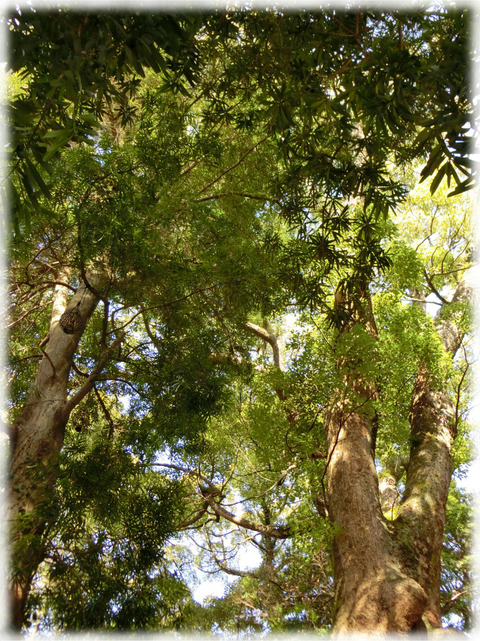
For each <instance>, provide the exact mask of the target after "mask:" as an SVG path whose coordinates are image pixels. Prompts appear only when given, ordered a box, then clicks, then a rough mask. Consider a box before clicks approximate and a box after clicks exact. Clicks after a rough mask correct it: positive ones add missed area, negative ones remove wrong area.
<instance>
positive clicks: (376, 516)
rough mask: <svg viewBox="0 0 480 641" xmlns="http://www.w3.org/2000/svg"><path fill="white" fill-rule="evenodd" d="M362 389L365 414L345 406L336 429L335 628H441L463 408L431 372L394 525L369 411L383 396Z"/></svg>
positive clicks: (335, 414) (333, 423) (421, 390)
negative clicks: (453, 455)
mask: <svg viewBox="0 0 480 641" xmlns="http://www.w3.org/2000/svg"><path fill="white" fill-rule="evenodd" d="M471 296H472V289H471V287H468V286H467V285H466V284H465V283H464V282H462V283H460V284H459V286H458V288H457V291H456V292H455V294H454V296H453V298H452V302H460V301H464V300H470V299H471ZM437 329H438V333H439V336H440V337H441V339H442V342H443V345H444V349H445V350H446V351H447V352H449V353H451V354H452V355H454V354H455V352H456V351H457V349H458V348H459V346H460V345H461V341H462V337H461V336H460V335H459V333H458V330H457V328H456V327H455V326H454V325H453V324H452V323H450V322H448V321H447V322H445V321H440V322H439V323H438V324H437ZM353 387H354V390H355V392H356V396H357V399H360V401H358V400H357V402H356V407H352V406H351V405H350V406H349V405H348V404H347V403H346V402H344V401H342V402H341V403H340V402H339V403H337V405H336V406H335V407H334V408H333V409H332V411H331V415H330V419H329V421H328V427H327V430H326V435H327V446H328V457H327V469H326V477H327V489H328V509H329V516H330V519H331V521H332V523H333V526H334V567H335V584H336V616H335V631H336V632H338V633H344V632H365V631H371V632H376V633H385V632H408V631H409V630H422V629H423V630H425V629H431V628H441V627H442V622H441V615H442V611H441V605H440V582H441V553H442V541H443V531H444V526H445V511H446V503H447V497H448V489H449V484H450V451H451V447H452V445H453V441H454V439H455V435H456V422H455V409H454V407H453V405H452V403H451V401H450V400H449V398H448V396H447V394H446V393H445V392H444V391H442V390H435V389H433V388H432V384H431V376H430V374H429V372H428V370H427V369H426V368H425V367H424V366H421V367H420V370H419V373H418V376H417V380H416V382H415V385H414V389H413V394H412V403H411V409H410V430H411V447H410V457H409V462H408V465H407V478H406V485H405V491H404V493H403V497H402V500H401V502H400V506H399V509H398V513H397V516H396V518H395V520H394V521H387V520H386V519H385V517H384V515H383V513H382V501H383V503H385V496H381V495H380V492H379V483H378V476H377V471H376V469H375V461H374V443H373V440H374V435H373V432H374V430H373V427H374V426H373V416H372V413H371V412H370V413H369V411H368V400H369V398H371V397H372V396H373V393H374V391H373V390H371V389H370V390H369V388H368V386H367V385H363V389H362V383H361V379H360V378H357V380H356V381H355V384H354V386H353ZM362 398H363V402H362V401H361V399H362ZM392 481H393V482H394V483H395V479H393V477H392ZM384 506H385V505H384Z"/></svg>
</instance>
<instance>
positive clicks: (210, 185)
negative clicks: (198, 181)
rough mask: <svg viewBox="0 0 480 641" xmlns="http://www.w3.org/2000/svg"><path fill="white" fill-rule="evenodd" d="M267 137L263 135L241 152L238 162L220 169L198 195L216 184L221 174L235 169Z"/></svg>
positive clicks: (223, 174) (221, 176)
mask: <svg viewBox="0 0 480 641" xmlns="http://www.w3.org/2000/svg"><path fill="white" fill-rule="evenodd" d="M267 138H268V136H265V137H264V138H262V139H261V140H260V141H259V142H257V143H256V144H255V145H253V147H251V148H250V149H248V151H246V152H245V153H244V154H243V156H241V157H240V160H238V162H236V163H235V164H234V165H232V166H231V167H228V168H227V169H225V170H224V171H222V173H221V174H220V175H219V176H217V177H216V178H214V179H213V180H212V181H211V182H210V183H208V185H206V187H204V188H203V189H202V190H201V191H199V192H198V195H199V196H200V194H203V193H204V192H205V191H207V189H210V187H212V186H213V185H215V184H216V183H217V182H218V181H219V180H220V179H221V178H223V176H225V174H228V173H229V172H230V171H232V170H233V169H235V168H236V167H238V165H240V164H241V163H242V162H243V161H244V160H245V158H246V157H247V156H248V155H249V154H251V153H252V151H255V149H256V148H257V147H258V146H259V145H261V144H262V143H264V142H265V140H267Z"/></svg>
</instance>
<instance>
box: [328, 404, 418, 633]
mask: <svg viewBox="0 0 480 641" xmlns="http://www.w3.org/2000/svg"><path fill="white" fill-rule="evenodd" d="M367 398H368V397H366V399H365V400H367ZM372 427H373V426H372V417H371V416H369V415H368V411H362V412H360V411H359V410H358V409H355V408H350V409H349V408H347V407H346V406H345V404H343V403H342V405H340V406H337V407H336V408H334V410H333V411H332V414H331V417H330V421H329V428H328V434H327V439H328V459H327V461H328V468H327V488H328V506H329V516H330V519H331V521H332V523H333V525H334V530H335V538H334V567H335V584H336V614H335V629H336V631H337V632H341V633H343V632H353V631H375V632H387V631H406V630H410V629H411V628H412V626H413V625H414V624H415V622H416V621H417V620H418V619H419V618H420V617H421V615H422V613H423V610H424V607H425V604H426V601H427V596H426V594H425V591H424V590H423V589H422V587H421V586H420V585H419V583H418V582H416V581H415V580H412V579H411V578H410V577H409V576H408V575H407V574H405V572H404V571H403V569H402V567H401V564H400V563H399V561H398V559H397V558H396V555H395V553H394V549H393V547H392V542H391V539H390V534H389V531H388V527H387V523H386V521H385V519H384V517H383V515H382V511H381V508H380V502H379V489H378V477H377V472H376V469H375V462H374V454H373V432H372Z"/></svg>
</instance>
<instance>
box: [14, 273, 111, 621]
mask: <svg viewBox="0 0 480 641" xmlns="http://www.w3.org/2000/svg"><path fill="white" fill-rule="evenodd" d="M62 280H63V282H65V283H66V282H68V274H64V275H63V279H62ZM100 280H101V279H100V278H99V276H98V275H95V274H93V275H91V276H90V282H91V284H92V285H94V286H99V284H100ZM67 297H68V289H67V287H64V286H61V285H57V286H56V289H55V293H54V298H53V302H52V316H51V323H50V334H49V339H48V342H47V344H46V347H45V349H44V356H43V358H42V360H41V362H40V365H39V367H38V370H37V375H36V377H35V381H34V382H33V384H32V387H31V390H30V393H29V394H28V397H27V400H26V402H25V404H24V406H23V408H22V410H21V411H20V413H19V415H18V416H17V418H16V420H15V423H14V424H13V426H12V448H11V451H12V454H11V461H10V469H9V472H10V474H9V497H8V503H7V509H8V521H9V524H10V531H11V551H12V557H13V566H14V574H13V575H12V579H11V583H10V601H11V603H10V606H11V622H12V625H13V626H14V627H15V628H17V629H19V628H20V627H21V625H22V623H23V617H24V610H25V603H26V600H27V597H28V593H29V590H30V584H31V581H32V578H33V576H34V574H35V571H36V569H37V566H38V564H39V563H40V562H41V561H42V560H43V551H42V549H41V544H40V539H39V537H40V535H41V534H42V532H43V530H44V528H45V525H46V523H45V520H44V519H43V518H42V517H38V516H36V515H35V514H34V511H35V510H37V509H38V507H39V506H41V504H42V502H44V501H48V498H49V495H50V492H51V489H52V487H53V484H54V482H55V480H56V472H55V458H56V455H57V454H58V452H59V451H60V449H61V447H62V445H63V439H64V432H65V425H66V423H67V421H68V417H69V414H70V412H71V409H72V407H69V404H68V394H67V385H68V377H69V373H70V369H71V367H72V363H73V357H74V354H75V351H76V349H77V346H78V343H79V341H80V339H81V336H82V332H83V329H80V330H79V331H77V332H75V333H74V334H66V333H65V332H64V330H63V329H62V327H61V326H60V325H59V319H60V317H61V315H62V313H63V312H64V311H65V309H74V308H75V307H76V305H77V303H78V302H80V306H79V312H80V314H81V316H82V320H83V321H84V325H83V326H85V324H86V323H87V322H88V319H89V318H90V316H91V315H92V313H93V311H94V310H95V307H96V306H97V303H98V297H97V296H96V295H95V294H93V293H92V292H91V291H90V290H89V289H88V288H87V287H85V285H81V286H80V287H79V288H78V290H77V291H76V293H75V294H74V296H73V297H72V298H71V300H70V302H69V304H68V307H67ZM32 534H33V535H37V537H38V538H37V543H36V544H34V545H33V546H31V547H29V549H28V551H27V552H25V551H24V550H21V547H23V545H22V540H23V541H24V540H25V539H24V537H25V536H27V535H32Z"/></svg>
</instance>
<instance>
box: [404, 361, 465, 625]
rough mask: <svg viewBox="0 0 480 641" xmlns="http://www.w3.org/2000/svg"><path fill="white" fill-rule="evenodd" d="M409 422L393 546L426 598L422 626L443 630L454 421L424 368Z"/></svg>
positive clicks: (418, 381) (446, 399) (415, 390)
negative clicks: (445, 535)
mask: <svg viewBox="0 0 480 641" xmlns="http://www.w3.org/2000/svg"><path fill="white" fill-rule="evenodd" d="M410 423H411V451H410V461H409V464H408V467H407V480H406V487H405V492H404V496H403V500H402V503H401V506H400V509H399V512H398V516H397V519H396V522H395V530H396V533H397V537H396V543H397V547H398V550H399V553H400V557H401V559H402V562H403V566H404V568H405V571H407V572H408V573H409V575H410V576H412V577H413V578H414V579H415V580H416V581H417V582H418V583H419V584H420V585H421V586H422V587H423V589H424V590H425V593H426V594H427V599H428V600H427V605H426V608H425V612H424V614H423V623H424V624H425V625H426V626H427V627H430V626H431V627H442V623H441V606H440V572H441V554H442V540H443V530H444V527H445V508H446V503H447V497H448V488H449V485H450V450H451V447H452V444H453V440H454V438H455V431H454V425H455V421H454V408H453V407H452V406H451V403H450V402H449V400H448V398H447V397H446V395H444V394H442V393H441V392H432V390H431V389H430V385H429V380H428V375H427V373H426V372H425V370H423V369H422V371H421V372H420V374H419V376H418V378H417V381H416V384H415V388H414V393H413V400H412V407H411V412H410Z"/></svg>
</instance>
